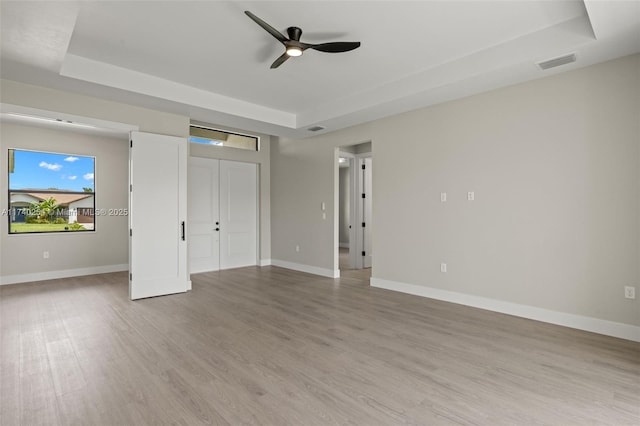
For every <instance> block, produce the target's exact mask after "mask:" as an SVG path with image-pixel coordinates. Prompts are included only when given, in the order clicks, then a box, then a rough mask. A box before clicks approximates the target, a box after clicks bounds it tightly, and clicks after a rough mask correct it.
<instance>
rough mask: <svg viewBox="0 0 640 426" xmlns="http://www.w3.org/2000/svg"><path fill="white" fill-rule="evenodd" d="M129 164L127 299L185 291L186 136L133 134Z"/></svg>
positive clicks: (188, 286) (186, 286)
mask: <svg viewBox="0 0 640 426" xmlns="http://www.w3.org/2000/svg"><path fill="white" fill-rule="evenodd" d="M129 166H130V172H129V181H130V185H131V186H130V199H129V224H130V243H129V256H130V259H129V274H130V275H129V297H130V298H131V299H132V300H135V299H141V298H145V297H153V296H162V295H165V294H172V293H181V292H185V291H187V290H188V289H189V288H190V282H189V278H188V277H189V275H188V269H187V242H186V232H187V229H186V220H187V208H186V205H187V140H186V139H185V138H179V137H174V136H165V135H155V134H151V133H141V132H132V133H131V149H130V153H129Z"/></svg>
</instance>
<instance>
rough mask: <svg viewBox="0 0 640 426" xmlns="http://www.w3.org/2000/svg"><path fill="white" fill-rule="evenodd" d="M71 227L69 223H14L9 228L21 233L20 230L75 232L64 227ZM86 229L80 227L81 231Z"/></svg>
mask: <svg viewBox="0 0 640 426" xmlns="http://www.w3.org/2000/svg"><path fill="white" fill-rule="evenodd" d="M65 226H66V227H69V224H68V223H12V224H11V228H10V230H9V232H10V233H20V232H59V231H66V232H73V231H72V230H71V229H69V230H68V231H67V230H65V229H64V228H65ZM83 230H85V228H82V229H80V231H83Z"/></svg>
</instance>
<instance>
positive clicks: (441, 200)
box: [440, 192, 447, 203]
mask: <svg viewBox="0 0 640 426" xmlns="http://www.w3.org/2000/svg"><path fill="white" fill-rule="evenodd" d="M446 201H447V193H446V192H441V193H440V202H441V203H444V202H446Z"/></svg>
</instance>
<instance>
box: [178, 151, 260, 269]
mask: <svg viewBox="0 0 640 426" xmlns="http://www.w3.org/2000/svg"><path fill="white" fill-rule="evenodd" d="M192 158H197V159H202V160H208V161H217V162H218V173H219V171H220V163H221V162H223V161H226V162H232V163H244V164H253V165H254V166H255V167H256V182H255V183H256V241H255V243H256V261H255V265H256V266H264V265H262V264H261V260H260V259H261V253H260V243H261V241H262V240H261V233H260V231H261V229H260V219H261V218H260V198H261V187H260V173H261V171H262V164H260V163H257V162H254V161H240V160H230V159H227V158H219V157H203V156H197V155H189V159H188V163H189V165H190V162H191V159H192ZM196 161H199V160H196ZM189 165H188V166H187V167H189ZM219 184H220V175H219V174H218V185H219ZM187 185H188V182H187ZM188 195H189V194H187V196H188ZM219 196H220V194H219V193H218V197H219ZM188 203H189V200H188V199H187V204H188ZM219 209H220V202H219V201H218V210H219ZM218 241H219V242H221V241H222V240H221V238H220V237H219V239H218ZM187 250H188V248H187ZM188 257H189V254H188V252H187V258H188ZM224 269H232V268H222V265H221V263H220V250H219V249H218V269H217V270H218V271H222V270H224ZM189 275H191V271H189Z"/></svg>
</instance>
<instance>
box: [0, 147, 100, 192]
mask: <svg viewBox="0 0 640 426" xmlns="http://www.w3.org/2000/svg"><path fill="white" fill-rule="evenodd" d="M14 164H15V165H14V172H13V173H9V189H25V188H30V189H31V188H37V189H48V188H58V189H64V190H69V191H82V188H83V187H87V188H91V189H92V190H94V191H95V187H94V173H95V167H94V164H95V161H94V158H93V157H83V156H81V155H69V154H50V153H45V152H36V151H20V150H15V162H14Z"/></svg>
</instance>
